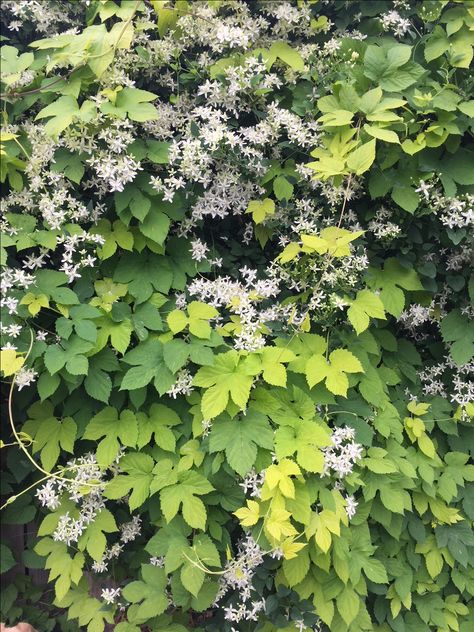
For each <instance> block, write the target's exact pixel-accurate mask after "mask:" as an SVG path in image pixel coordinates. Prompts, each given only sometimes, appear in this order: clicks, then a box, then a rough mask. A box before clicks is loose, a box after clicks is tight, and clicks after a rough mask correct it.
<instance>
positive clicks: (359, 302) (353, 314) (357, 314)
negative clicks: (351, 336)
mask: <svg viewBox="0 0 474 632" xmlns="http://www.w3.org/2000/svg"><path fill="white" fill-rule="evenodd" d="M347 317H348V318H349V321H350V323H351V325H352V326H353V327H354V329H355V330H356V333H357V335H359V334H361V333H362V332H363V331H365V330H366V329H367V328H368V326H369V323H370V317H373V318H382V319H384V320H385V310H384V307H383V303H382V301H381V300H380V298H379V297H378V296H377V295H376V294H374V293H373V292H370V291H369V290H360V291H359V292H357V296H356V298H355V300H353V301H351V303H350V307H349V309H348V310H347Z"/></svg>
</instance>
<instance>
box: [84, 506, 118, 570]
mask: <svg viewBox="0 0 474 632" xmlns="http://www.w3.org/2000/svg"><path fill="white" fill-rule="evenodd" d="M116 531H118V527H117V525H116V523H115V519H114V517H113V515H112V514H111V513H110V511H109V510H108V509H101V510H100V512H99V513H98V514H97V515H96V517H95V518H94V520H93V521H92V522H90V523H89V524H88V525H87V527H86V529H85V531H83V533H82V535H81V537H80V538H79V540H78V544H77V546H78V548H79V550H80V551H84V550H85V549H87V552H88V553H89V555H90V556H91V557H92V559H94V560H96V561H100V560H101V559H102V556H103V554H104V552H105V549H106V546H107V538H106V537H105V535H104V533H114V532H116Z"/></svg>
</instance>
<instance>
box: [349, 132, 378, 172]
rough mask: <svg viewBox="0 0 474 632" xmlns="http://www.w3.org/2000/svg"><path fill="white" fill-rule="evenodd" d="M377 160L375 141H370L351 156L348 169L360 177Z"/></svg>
mask: <svg viewBox="0 0 474 632" xmlns="http://www.w3.org/2000/svg"><path fill="white" fill-rule="evenodd" d="M374 160H375V140H369V141H368V142H367V143H364V144H363V145H361V146H360V147H358V148H357V149H355V150H354V151H353V152H351V153H350V154H349V157H348V159H347V166H348V168H349V169H350V170H351V171H353V172H354V173H355V174H356V175H358V176H360V175H362V174H363V173H365V172H366V171H367V170H368V169H370V167H371V165H372V163H373V162H374Z"/></svg>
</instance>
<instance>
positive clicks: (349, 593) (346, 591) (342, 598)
mask: <svg viewBox="0 0 474 632" xmlns="http://www.w3.org/2000/svg"><path fill="white" fill-rule="evenodd" d="M336 603H337V609H338V612H339V614H340V615H341V617H342V618H343V620H344V622H345V623H346V625H350V624H351V623H352V622H353V621H354V619H355V618H356V617H357V615H358V614H359V609H360V598H359V596H358V595H357V593H356V592H355V591H354V590H352V588H350V587H349V586H345V587H344V588H343V589H342V591H341V592H340V593H339V595H338V596H337V597H336Z"/></svg>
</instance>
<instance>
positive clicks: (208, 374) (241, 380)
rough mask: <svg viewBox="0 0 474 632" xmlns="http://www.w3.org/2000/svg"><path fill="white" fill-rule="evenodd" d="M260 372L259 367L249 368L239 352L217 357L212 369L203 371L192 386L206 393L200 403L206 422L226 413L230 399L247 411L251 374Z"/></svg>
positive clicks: (230, 352)
mask: <svg viewBox="0 0 474 632" xmlns="http://www.w3.org/2000/svg"><path fill="white" fill-rule="evenodd" d="M258 372H259V367H256V368H251V367H250V368H249V367H248V365H246V364H245V362H242V361H241V359H240V357H239V354H238V353H237V352H236V351H228V352H227V353H220V354H218V355H216V356H215V362H214V364H213V366H205V367H202V368H200V369H199V371H198V372H197V373H196V375H195V377H194V381H193V383H194V384H195V385H196V386H203V387H205V388H206V389H207V390H206V391H205V392H204V395H203V397H202V401H201V410H202V414H203V415H204V418H205V419H213V418H214V417H217V415H219V414H220V413H221V412H222V411H223V410H225V408H226V406H227V403H228V401H229V397H231V398H232V401H233V402H234V403H235V404H237V406H239V408H241V409H243V408H245V406H246V405H247V401H248V398H249V397H250V389H251V387H252V382H253V379H252V374H256V373H258Z"/></svg>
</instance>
